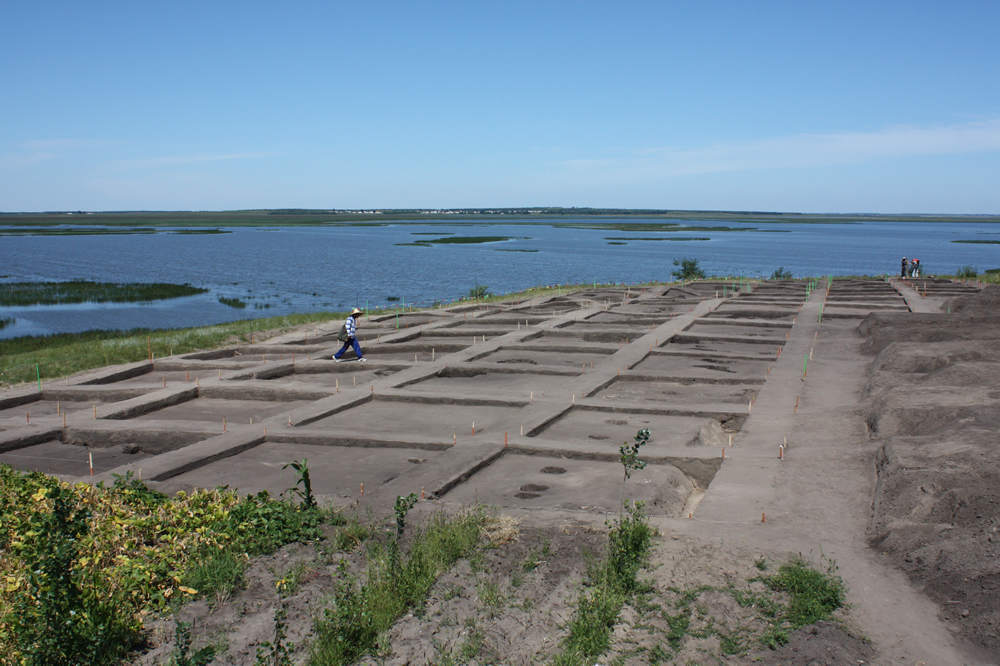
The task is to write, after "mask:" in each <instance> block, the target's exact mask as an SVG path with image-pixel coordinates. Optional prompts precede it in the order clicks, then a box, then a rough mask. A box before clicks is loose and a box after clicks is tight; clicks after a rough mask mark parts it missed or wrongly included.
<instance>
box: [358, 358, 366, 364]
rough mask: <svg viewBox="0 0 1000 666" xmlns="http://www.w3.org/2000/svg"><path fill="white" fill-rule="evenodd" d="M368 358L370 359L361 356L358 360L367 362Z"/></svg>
mask: <svg viewBox="0 0 1000 666" xmlns="http://www.w3.org/2000/svg"><path fill="white" fill-rule="evenodd" d="M367 360H368V359H366V358H364V357H362V358H359V359H358V361H359V362H360V363H364V362H365V361H367Z"/></svg>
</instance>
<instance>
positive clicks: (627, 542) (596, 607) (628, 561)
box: [553, 502, 656, 666]
mask: <svg viewBox="0 0 1000 666" xmlns="http://www.w3.org/2000/svg"><path fill="white" fill-rule="evenodd" d="M654 536H656V530H655V529H653V528H652V527H650V526H649V523H648V521H647V518H646V514H645V512H644V510H643V504H642V502H636V503H635V504H634V505H633V507H632V508H631V509H629V510H628V511H626V512H624V513H622V515H620V516H619V517H618V518H617V519H616V521H615V522H614V523H613V524H612V526H611V531H610V532H609V533H608V546H607V552H606V553H605V556H604V559H602V560H600V561H599V562H596V563H594V564H593V565H591V567H590V571H589V572H588V582H587V590H586V591H585V592H584V593H583V594H582V595H581V596H580V599H579V600H578V601H577V609H576V613H575V614H574V615H573V619H572V620H570V622H569V636H567V637H566V639H565V640H563V643H562V653H561V654H559V655H558V656H557V657H556V658H555V660H554V661H553V664H555V665H556V666H576V665H578V664H580V665H582V664H590V663H593V660H594V659H595V658H596V657H599V656H600V655H602V654H604V653H605V652H607V650H608V648H609V647H611V629H612V627H614V625H615V624H616V623H617V622H618V615H619V613H620V612H621V609H622V606H624V605H625V602H626V601H627V600H628V599H629V598H630V597H631V596H632V595H633V594H634V593H635V592H636V590H637V589H638V588H639V580H638V574H639V569H640V568H641V567H643V566H645V565H646V563H647V562H648V560H649V552H650V549H651V548H652V545H653V537H654Z"/></svg>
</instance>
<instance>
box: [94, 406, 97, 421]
mask: <svg viewBox="0 0 1000 666" xmlns="http://www.w3.org/2000/svg"><path fill="white" fill-rule="evenodd" d="M94 418H95V419H96V418H97V405H94Z"/></svg>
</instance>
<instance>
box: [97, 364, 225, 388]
mask: <svg viewBox="0 0 1000 666" xmlns="http://www.w3.org/2000/svg"><path fill="white" fill-rule="evenodd" d="M223 372H229V370H223ZM218 378H219V371H218V370H211V369H209V368H196V369H194V370H171V371H169V372H166V371H158V370H155V369H152V370H150V372H146V373H144V374H141V375H137V376H135V377H129V378H128V379H122V380H120V381H117V382H115V383H114V386H128V387H136V388H144V389H157V388H163V380H164V379H166V382H167V384H166V386H167V388H174V387H177V386H180V385H184V386H188V385H190V386H196V385H197V382H196V380H198V379H218Z"/></svg>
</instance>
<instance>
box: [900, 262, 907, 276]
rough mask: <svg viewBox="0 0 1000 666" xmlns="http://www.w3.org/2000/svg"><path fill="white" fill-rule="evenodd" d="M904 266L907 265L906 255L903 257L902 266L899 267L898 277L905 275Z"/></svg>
mask: <svg viewBox="0 0 1000 666" xmlns="http://www.w3.org/2000/svg"><path fill="white" fill-rule="evenodd" d="M906 267H907V263H906V257H903V267H902V268H900V269H899V277H901V278H905V277H906Z"/></svg>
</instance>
